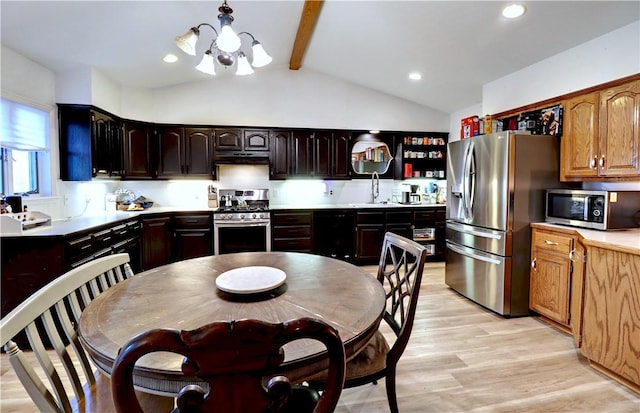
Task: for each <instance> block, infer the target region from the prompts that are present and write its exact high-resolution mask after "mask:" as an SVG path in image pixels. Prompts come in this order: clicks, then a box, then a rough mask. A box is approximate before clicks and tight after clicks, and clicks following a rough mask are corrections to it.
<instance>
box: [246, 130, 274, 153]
mask: <svg viewBox="0 0 640 413" xmlns="http://www.w3.org/2000/svg"><path fill="white" fill-rule="evenodd" d="M243 149H244V150H245V151H268V150H269V131H268V130H266V129H245V130H244V141H243Z"/></svg>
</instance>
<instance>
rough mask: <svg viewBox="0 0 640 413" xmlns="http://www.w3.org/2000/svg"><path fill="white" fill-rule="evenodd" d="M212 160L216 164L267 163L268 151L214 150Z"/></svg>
mask: <svg viewBox="0 0 640 413" xmlns="http://www.w3.org/2000/svg"><path fill="white" fill-rule="evenodd" d="M213 160H214V162H215V163H216V164H226V165H268V164H269V152H257V151H238V152H216V153H215V155H214V156H213Z"/></svg>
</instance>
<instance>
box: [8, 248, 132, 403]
mask: <svg viewBox="0 0 640 413" xmlns="http://www.w3.org/2000/svg"><path fill="white" fill-rule="evenodd" d="M128 262H129V255H128V254H114V255H110V256H106V257H102V258H98V259H96V260H93V261H89V262H88V263H85V264H83V265H81V266H78V267H76V268H74V269H72V270H70V271H68V272H67V273H65V274H63V275H61V276H60V277H58V278H56V279H55V280H53V281H51V282H50V283H49V284H47V285H45V286H44V287H42V288H41V289H39V290H38V291H36V292H35V293H34V294H33V295H31V297H29V298H28V299H27V300H25V301H24V302H23V303H21V304H20V305H18V307H16V308H15V309H14V310H13V311H11V312H10V313H9V314H7V315H6V316H5V317H4V318H2V320H0V340H1V341H0V343H2V345H3V346H4V348H5V350H6V351H7V354H8V359H9V361H10V363H11V366H12V367H13V369H14V370H15V371H16V374H17V376H18V378H19V379H20V382H21V383H22V385H23V386H24V387H25V389H26V390H27V393H29V396H30V397H31V399H32V400H33V401H34V403H35V404H36V406H37V407H38V409H40V411H43V412H71V411H72V407H71V406H72V403H71V401H70V398H69V396H68V395H67V390H66V389H65V386H64V385H63V381H62V379H61V375H62V374H64V377H65V378H66V379H68V381H69V383H70V386H71V388H72V389H73V393H75V400H76V401H75V402H74V403H73V405H76V404H79V402H80V401H82V400H83V399H84V398H85V397H86V394H85V391H86V390H87V388H89V387H91V385H93V384H95V383H96V381H95V376H94V371H93V367H92V365H91V363H90V362H89V359H88V356H87V354H86V352H85V351H84V349H83V348H82V346H81V345H80V340H79V338H78V333H77V328H78V320H79V318H80V315H81V313H82V311H83V309H84V308H85V307H86V305H87V304H89V303H90V302H91V301H92V300H93V299H95V298H96V297H97V296H98V295H100V293H102V292H103V291H105V290H106V289H108V288H109V287H111V286H113V285H115V284H116V283H118V282H121V281H123V280H124V277H118V276H116V273H117V272H118V271H119V272H121V273H123V274H130V275H131V276H133V272H132V271H131V268H130V266H129V264H128ZM113 269H116V270H115V271H113ZM22 331H24V332H25V333H26V336H27V340H28V342H29V345H30V347H31V349H32V351H33V353H34V355H35V358H36V360H37V363H30V361H29V359H28V358H27V357H26V356H25V355H24V353H23V352H22V350H21V349H20V348H19V346H18V345H17V344H16V343H15V342H14V337H16V336H17V335H18V334H19V333H20V332H22ZM47 346H50V347H52V348H53V349H54V350H55V352H56V354H57V356H58V357H57V358H58V359H59V361H60V362H61V363H62V366H63V369H57V368H56V367H55V365H54V363H53V361H52V360H51V357H50V356H49V353H48V352H47ZM72 355H73V356H75V359H76V360H77V361H79V364H80V365H81V367H82V372H80V370H79V369H78V368H77V367H76V366H77V361H76V360H73V359H72ZM36 368H37V369H39V370H41V372H42V373H43V374H44V376H46V377H47V381H48V385H47V384H45V383H44V382H43V380H42V379H41V378H40V375H39V372H38V371H36ZM63 370H64V371H63ZM86 384H88V385H89V386H86Z"/></svg>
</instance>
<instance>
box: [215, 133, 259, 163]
mask: <svg viewBox="0 0 640 413" xmlns="http://www.w3.org/2000/svg"><path fill="white" fill-rule="evenodd" d="M214 141H215V144H214V158H215V162H216V163H245V162H252V163H265V164H267V163H268V161H269V130H268V129H260V128H247V129H243V128H224V129H222V128H216V129H215V134H214Z"/></svg>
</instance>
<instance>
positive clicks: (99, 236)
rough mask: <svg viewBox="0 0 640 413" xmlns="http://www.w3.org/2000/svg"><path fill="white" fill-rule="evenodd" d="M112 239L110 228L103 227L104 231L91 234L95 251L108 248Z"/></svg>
mask: <svg viewBox="0 0 640 413" xmlns="http://www.w3.org/2000/svg"><path fill="white" fill-rule="evenodd" d="M113 241H114V240H113V232H112V231H111V229H105V230H104V231H100V232H96V233H94V234H93V246H94V249H95V250H96V251H97V250H102V249H105V248H110V247H111V244H113Z"/></svg>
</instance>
